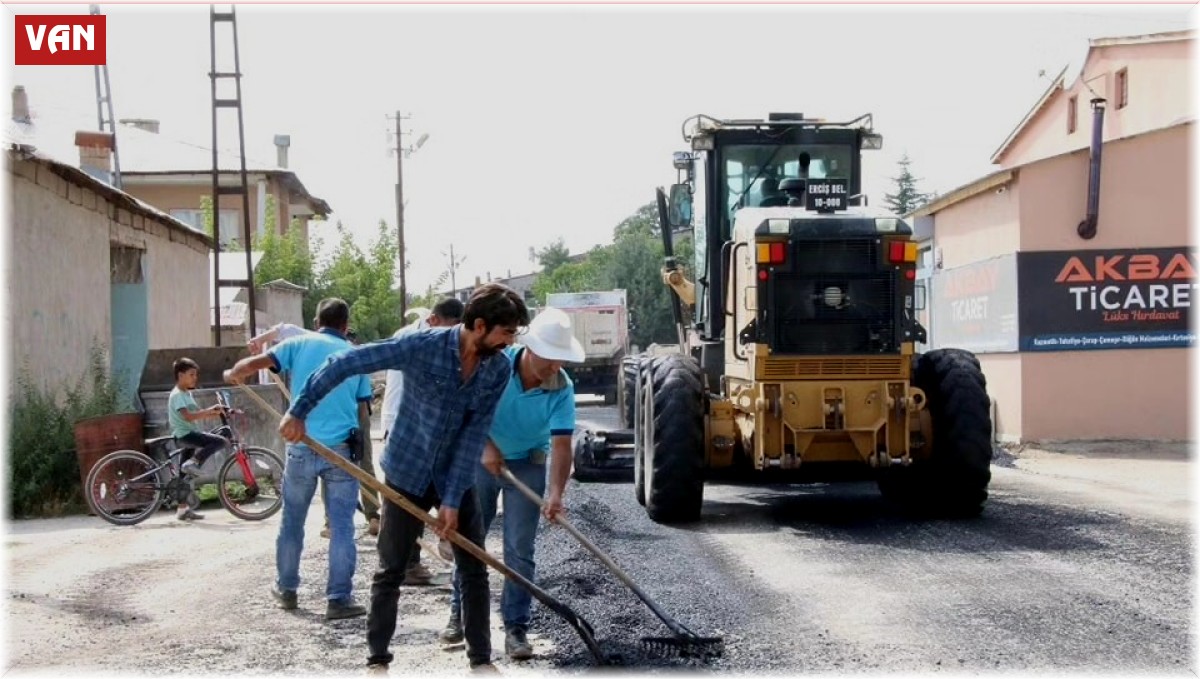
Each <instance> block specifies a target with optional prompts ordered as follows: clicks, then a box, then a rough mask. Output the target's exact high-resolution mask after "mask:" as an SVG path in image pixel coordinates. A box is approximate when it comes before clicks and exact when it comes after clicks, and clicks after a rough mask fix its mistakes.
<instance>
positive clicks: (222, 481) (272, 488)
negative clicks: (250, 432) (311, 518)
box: [217, 447, 283, 521]
mask: <svg viewBox="0 0 1200 679" xmlns="http://www.w3.org/2000/svg"><path fill="white" fill-rule="evenodd" d="M244 451H245V461H246V463H247V464H248V465H249V466H250V471H251V474H253V476H254V483H253V484H250V483H247V482H246V476H245V473H244V472H243V471H242V463H241V458H242V453H241V452H238V451H234V453H233V454H232V455H230V456H229V459H227V460H225V464H223V465H221V471H220V473H219V474H217V497H218V498H219V499H220V500H221V504H222V505H223V506H224V507H225V509H228V510H229V513H230V514H233V515H234V516H236V517H238V518H239V519H245V520H247V521H261V520H263V519H265V518H267V517H269V516H271V515H272V514H274V513H275V512H277V511H279V508H280V507H282V506H283V460H281V459H279V456H278V455H276V454H275V453H274V452H273V451H270V450H268V449H266V448H255V447H246V448H245V449H244Z"/></svg>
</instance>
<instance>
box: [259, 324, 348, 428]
mask: <svg viewBox="0 0 1200 679" xmlns="http://www.w3.org/2000/svg"><path fill="white" fill-rule="evenodd" d="M353 348H354V345H353V344H350V342H349V341H347V340H346V338H345V337H343V336H342V334H341V333H339V332H337V331H336V330H332V329H330V328H321V329H320V330H318V331H316V332H306V333H304V334H302V335H297V336H295V337H291V338H289V339H286V340H284V341H282V342H280V343H279V344H277V345H275V347H274V348H273V349H271V351H269V352H268V353H267V355H268V356H270V357H271V358H272V359H273V360H274V361H275V372H287V373H288V389H289V390H290V391H291V392H292V394H293V395H295V394H298V393H299V391H300V388H301V387H302V386H304V383H305V382H306V381H307V380H308V376H309V375H311V374H313V373H315V372H316V371H317V369H318V368H320V367H321V366H323V365H325V361H326V359H328V358H329V357H330V356H333V355H334V354H337V353H341V352H343V351H346V350H348V349H353ZM370 400H371V381H370V380H369V379H368V378H367V376H366V375H355V376H354V377H353V378H351V379H348V380H346V381H345V382H342V383H341V384H339V385H338V386H337V388H336V389H334V390H333V391H331V392H329V395H328V396H326V397H325V398H323V399H321V402H320V403H318V404H317V406H316V407H315V408H313V409H312V411H311V412H309V414H308V417H307V418H306V419H305V421H304V426H305V430H306V433H307V434H308V435H309V436H311V437H313V439H314V440H316V441H317V442H319V443H323V444H325V445H326V446H336V445H338V444H341V443H345V442H346V439H347V438H349V437H350V432H351V430H354V429H357V428H358V402H359V401H367V402H369V401H370Z"/></svg>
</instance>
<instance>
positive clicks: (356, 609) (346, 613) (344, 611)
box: [325, 599, 367, 620]
mask: <svg viewBox="0 0 1200 679" xmlns="http://www.w3.org/2000/svg"><path fill="white" fill-rule="evenodd" d="M366 614H367V608H366V607H365V606H361V605H359V604H356V603H354V600H353V599H345V600H343V601H338V600H337V599H330V600H329V603H328V604H326V606H325V619H326V620H345V619H346V618H357V617H359V616H360V615H366Z"/></svg>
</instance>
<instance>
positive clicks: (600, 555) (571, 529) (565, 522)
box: [500, 467, 647, 599]
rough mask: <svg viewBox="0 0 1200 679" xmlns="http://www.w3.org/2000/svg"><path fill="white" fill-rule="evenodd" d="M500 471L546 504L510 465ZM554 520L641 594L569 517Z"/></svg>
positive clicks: (540, 504)
mask: <svg viewBox="0 0 1200 679" xmlns="http://www.w3.org/2000/svg"><path fill="white" fill-rule="evenodd" d="M500 473H501V474H503V476H504V478H505V479H507V480H508V482H509V483H511V484H513V486H514V487H515V488H516V489H517V490H519V491H521V494H522V495H524V496H525V497H527V498H529V500H530V501H531V502H533V503H534V504H536V505H537V506H538V507H539V508H541V507H545V506H546V505H545V502H544V501H543V500H542V498H541V496H539V495H538V494H537V493H535V492H533V489H532V488H530V487H529V486H527V485H525V484H524V483H521V480H520V479H518V478H517V477H516V475H514V474H513V473H512V470H510V469H509V468H508V467H501V472H500ZM554 522H555V523H557V524H559V525H560V526H562V527H563V528H566V529H567V532H568V533H570V534H571V535H572V536H574V537H575V539H576V540H578V541H579V543H580V544H582V545H583V546H584V547H586V548H587V550H588V551H589V552H591V553H592V554H595V555H596V558H597V559H600V561H602V562H603V563H604V565H605V566H608V569H609V570H610V571H612V572H613V575H615V576H617V577H618V578H620V580H621V582H623V583H625V586H626V587H628V588H630V589H632V590H634V591H635V592H636V593H638V594H641V590H640V589H639V588H638V586H637V585H636V584H635V583H634V582H633V579H632V578H630V577H629V575H628V574H626V573H625V571H623V570H621V567H620V566H618V565H617V564H616V562H615V561H613V560H612V559H610V558H609V556H608V555H607V554H605V553H604V552H603V551H602V550H601V549H600V548H599V547H597V546H596V545H595V543H593V542H592V541H591V540H589V539H587V537H585V536H584V534H583V533H580V532H579V529H577V528H575V526H574V525H573V524H572V523H571V522H570V521H569V520H568V519H567V517H565V516H563V515H562V514H559V515H558V518H556V519H555V520H554ZM642 596H643V599H645V598H647V597H645V596H644V595H642Z"/></svg>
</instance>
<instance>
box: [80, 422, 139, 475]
mask: <svg viewBox="0 0 1200 679" xmlns="http://www.w3.org/2000/svg"><path fill="white" fill-rule="evenodd" d="M114 450H136V451H138V452H142V453H144V452H146V442H145V439H143V438H142V414H141V413H121V414H119V415H101V416H100V417H89V418H87V419H84V420H79V421H78V422H76V423H75V455H76V456H77V457H78V459H79V479H80V486H81V487H83V488H84V490H83V492H84V493H87V492H88V491H87V488H86V485H87V477H88V473H90V472H91V471H92V467H95V466H96V463H97V462H99V461H100V458H102V457H104V456H105V455H108V454H109V453H111V452H113V451H114Z"/></svg>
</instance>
